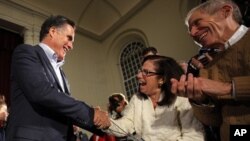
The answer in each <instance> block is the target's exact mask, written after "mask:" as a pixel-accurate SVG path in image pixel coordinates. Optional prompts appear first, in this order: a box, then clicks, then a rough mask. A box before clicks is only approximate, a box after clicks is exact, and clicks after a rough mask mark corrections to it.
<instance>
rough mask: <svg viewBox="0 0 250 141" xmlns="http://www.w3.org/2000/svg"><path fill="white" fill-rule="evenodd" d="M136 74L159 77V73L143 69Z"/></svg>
mask: <svg viewBox="0 0 250 141" xmlns="http://www.w3.org/2000/svg"><path fill="white" fill-rule="evenodd" d="M138 73H142V75H143V76H147V77H149V76H153V75H161V73H158V72H153V71H149V70H145V69H139V70H138Z"/></svg>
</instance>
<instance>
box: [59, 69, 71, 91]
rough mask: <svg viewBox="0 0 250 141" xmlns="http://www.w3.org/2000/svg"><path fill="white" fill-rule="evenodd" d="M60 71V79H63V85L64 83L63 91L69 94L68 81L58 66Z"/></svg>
mask: <svg viewBox="0 0 250 141" xmlns="http://www.w3.org/2000/svg"><path fill="white" fill-rule="evenodd" d="M60 72H61V75H62V79H63V85H64V90H65V93H67V94H70V89H69V83H68V80H67V78H66V76H65V74H64V72H63V70H62V69H61V68H60Z"/></svg>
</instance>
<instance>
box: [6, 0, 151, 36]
mask: <svg viewBox="0 0 250 141" xmlns="http://www.w3.org/2000/svg"><path fill="white" fill-rule="evenodd" d="M7 1H9V2H11V3H14V4H16V5H19V6H22V7H24V8H27V9H29V10H32V11H34V12H38V13H39V14H42V15H44V16H46V17H47V16H49V15H52V14H54V15H56V14H60V15H64V16H66V17H69V18H71V19H72V20H74V21H75V22H76V24H77V26H78V27H77V31H78V32H80V33H82V34H85V35H87V36H89V37H91V38H94V39H96V40H100V41H101V40H103V39H105V38H106V37H107V36H108V35H109V34H111V33H112V32H113V31H114V30H115V29H117V28H118V27H119V26H120V25H122V24H123V23H124V22H126V21H127V20H128V19H129V18H130V17H132V16H133V15H135V14H136V13H137V12H138V11H139V10H140V9H142V8H143V7H144V6H145V5H146V4H148V3H149V2H150V1H151V0H7Z"/></svg>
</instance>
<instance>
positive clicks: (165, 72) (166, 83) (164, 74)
mask: <svg viewBox="0 0 250 141" xmlns="http://www.w3.org/2000/svg"><path fill="white" fill-rule="evenodd" d="M148 60H150V61H153V64H154V65H155V67H156V69H155V71H156V72H157V73H158V74H159V75H158V77H159V78H163V84H162V85H161V92H162V93H163V98H162V100H161V101H159V102H158V105H159V106H162V105H168V106H170V105H171V104H172V103H173V102H174V101H175V99H176V95H174V94H172V92H171V82H170V79H171V78H175V79H177V80H179V79H180V77H181V75H182V74H184V71H183V69H182V68H181V66H180V65H179V64H178V63H177V62H176V61H175V60H174V59H173V58H170V57H166V56H160V55H150V56H147V57H145V58H144V60H143V61H142V64H144V63H145V62H146V61H148ZM139 95H141V96H143V97H144V98H146V95H145V94H143V93H141V92H140V91H139Z"/></svg>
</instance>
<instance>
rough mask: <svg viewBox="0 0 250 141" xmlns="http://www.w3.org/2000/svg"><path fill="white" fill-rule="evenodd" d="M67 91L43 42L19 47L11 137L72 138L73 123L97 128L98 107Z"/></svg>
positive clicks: (11, 140) (17, 140)
mask: <svg viewBox="0 0 250 141" xmlns="http://www.w3.org/2000/svg"><path fill="white" fill-rule="evenodd" d="M64 84H65V85H64V86H65V92H63V91H62V88H61V86H60V85H59V81H58V79H57V76H56V74H55V72H54V70H53V67H52V65H51V64H50V61H49V59H48V58H47V56H46V54H45V52H44V51H43V49H42V48H41V47H40V46H30V45H26V44H23V45H20V46H18V47H16V49H15V51H14V53H13V57H12V64H11V107H10V115H9V119H8V124H7V131H6V139H7V141H27V140H29V141H69V140H70V138H71V137H72V136H73V130H72V124H75V125H77V126H79V127H81V128H84V129H87V130H91V131H92V129H94V124H93V117H94V110H93V108H91V107H90V106H88V105H87V104H85V103H84V102H81V101H78V100H76V99H74V98H72V97H70V92H69V87H68V84H67V81H66V79H65V78H64Z"/></svg>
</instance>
